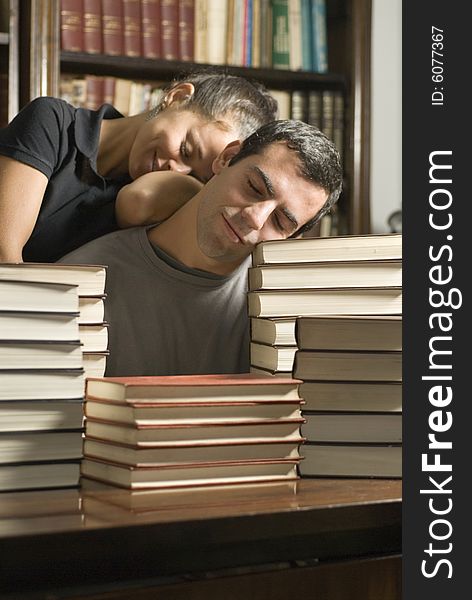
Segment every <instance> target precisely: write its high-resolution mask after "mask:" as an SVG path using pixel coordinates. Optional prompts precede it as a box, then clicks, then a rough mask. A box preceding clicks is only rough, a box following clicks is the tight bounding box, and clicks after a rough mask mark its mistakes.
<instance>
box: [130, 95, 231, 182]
mask: <svg viewBox="0 0 472 600" xmlns="http://www.w3.org/2000/svg"><path fill="white" fill-rule="evenodd" d="M237 137H238V136H237V134H236V132H235V131H234V130H232V129H230V130H229V131H226V130H224V129H221V127H219V126H218V125H216V124H215V123H209V122H208V121H206V120H205V119H203V118H202V117H201V116H200V115H199V114H198V113H195V112H192V111H190V110H187V109H183V108H179V107H178V104H177V103H173V104H171V105H170V106H168V107H167V108H165V109H164V110H162V111H161V112H160V113H158V114H157V116H156V117H154V118H152V119H151V120H149V121H145V122H144V123H143V124H142V125H141V127H140V128H139V130H138V134H137V135H136V138H135V140H134V143H133V146H132V148H131V152H130V156H129V174H130V175H131V177H132V178H133V179H136V178H137V177H139V176H141V175H144V174H145V173H150V172H151V171H168V170H170V171H176V172H178V173H184V174H187V175H188V174H190V175H193V176H194V177H196V178H197V179H199V180H200V181H202V182H203V183H205V182H206V181H208V180H209V179H210V178H211V177H212V176H213V171H212V164H213V161H214V159H215V158H216V157H217V156H218V154H219V153H220V152H221V151H222V150H223V149H224V148H225V147H226V145H227V144H229V143H230V142H232V141H233V140H235V139H237Z"/></svg>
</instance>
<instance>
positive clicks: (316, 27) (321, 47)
mask: <svg viewBox="0 0 472 600" xmlns="http://www.w3.org/2000/svg"><path fill="white" fill-rule="evenodd" d="M311 40H312V50H311V51H312V70H313V71H315V73H326V72H327V70H328V35H327V25H326V0H311Z"/></svg>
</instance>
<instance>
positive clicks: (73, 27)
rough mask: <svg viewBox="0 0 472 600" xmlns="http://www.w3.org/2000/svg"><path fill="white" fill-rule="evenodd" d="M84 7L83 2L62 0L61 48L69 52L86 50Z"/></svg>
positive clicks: (79, 0)
mask: <svg viewBox="0 0 472 600" xmlns="http://www.w3.org/2000/svg"><path fill="white" fill-rule="evenodd" d="M83 18H84V5H83V1H82V0H61V48H62V50H67V51H68V52H82V51H83V49H84V22H83Z"/></svg>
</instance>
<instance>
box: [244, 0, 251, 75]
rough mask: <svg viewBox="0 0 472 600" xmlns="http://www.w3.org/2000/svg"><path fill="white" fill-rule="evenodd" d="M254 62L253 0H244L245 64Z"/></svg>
mask: <svg viewBox="0 0 472 600" xmlns="http://www.w3.org/2000/svg"><path fill="white" fill-rule="evenodd" d="M251 64H252V0H244V29H243V65H244V66H245V67H250V66H251Z"/></svg>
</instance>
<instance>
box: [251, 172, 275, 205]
mask: <svg viewBox="0 0 472 600" xmlns="http://www.w3.org/2000/svg"><path fill="white" fill-rule="evenodd" d="M253 170H254V171H256V173H257V174H258V175H259V177H260V178H261V179H262V182H263V183H264V187H265V189H266V191H267V194H268V195H269V197H270V198H273V197H274V196H275V190H274V186H273V185H272V181H271V180H270V178H269V177H268V176H267V174H266V173H264V171H263V170H262V169H259V167H256V166H254V167H253Z"/></svg>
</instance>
